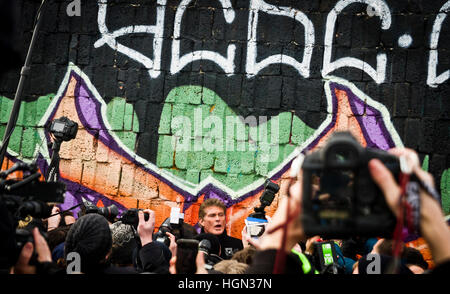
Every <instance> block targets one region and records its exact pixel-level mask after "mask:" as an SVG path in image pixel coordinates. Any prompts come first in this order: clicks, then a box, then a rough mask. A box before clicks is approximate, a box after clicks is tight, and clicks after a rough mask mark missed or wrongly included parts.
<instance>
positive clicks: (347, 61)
mask: <svg viewBox="0 0 450 294" xmlns="http://www.w3.org/2000/svg"><path fill="white" fill-rule="evenodd" d="M352 3H364V4H367V5H369V6H370V7H371V9H374V10H375V11H376V13H374V15H377V16H378V17H380V19H381V28H382V29H383V30H387V29H389V28H390V27H391V21H392V20H391V12H390V10H389V7H388V6H387V4H386V3H385V2H384V1H382V0H341V1H339V2H338V3H337V4H336V6H335V7H334V8H333V9H332V10H331V11H330V13H329V14H328V17H327V23H326V32H325V41H324V45H325V50H324V54H323V69H322V76H323V77H326V76H328V75H329V74H330V73H331V72H333V71H335V70H337V69H338V68H341V67H354V68H357V69H360V70H362V71H364V72H366V73H367V74H368V75H369V76H370V77H371V78H372V79H374V80H375V82H376V83H377V84H381V83H382V82H384V80H385V78H386V64H387V56H386V54H384V53H380V54H378V55H377V66H376V70H375V69H374V68H373V67H371V66H370V65H369V64H367V63H366V62H364V61H362V60H360V59H357V58H354V57H342V58H339V59H338V60H335V61H333V62H332V61H331V54H332V52H333V37H334V30H335V26H336V20H337V17H338V15H339V14H340V13H341V12H342V10H344V8H345V7H347V6H348V5H350V4H352Z"/></svg>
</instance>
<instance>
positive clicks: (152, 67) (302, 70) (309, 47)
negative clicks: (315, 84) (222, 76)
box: [94, 0, 450, 88]
mask: <svg viewBox="0 0 450 294" xmlns="http://www.w3.org/2000/svg"><path fill="white" fill-rule="evenodd" d="M218 1H219V2H220V4H221V6H222V7H221V9H220V10H221V12H220V13H223V16H224V18H225V21H226V23H228V24H231V23H233V21H234V20H235V17H236V13H235V10H234V8H233V6H232V3H231V0H218ZM249 1H250V4H249V5H250V6H249V15H248V30H247V53H246V54H247V55H246V62H245V73H246V75H247V77H250V78H251V77H253V76H255V75H257V74H258V73H259V72H260V71H261V70H262V69H264V68H266V67H268V66H270V65H272V64H286V65H290V66H292V67H293V68H295V69H296V70H297V71H298V73H299V74H300V75H301V76H302V77H303V78H309V76H310V64H311V58H312V53H313V49H314V47H315V29H314V25H313V23H312V22H311V20H310V19H309V18H308V17H307V16H306V14H304V13H303V12H302V11H300V10H298V9H294V8H291V7H284V6H275V5H271V4H268V3H266V2H265V1H264V0H249ZM191 2H192V0H182V1H181V2H180V4H179V5H178V7H177V9H176V13H175V19H174V32H173V40H172V48H171V64H170V73H171V74H172V75H174V74H176V73H178V72H180V71H181V70H182V69H183V68H184V67H186V66H187V65H188V64H189V63H192V62H195V61H201V60H207V61H212V62H214V63H216V64H217V65H218V66H219V67H220V68H221V69H222V70H223V71H224V72H225V73H226V74H227V75H228V76H231V75H234V74H235V56H236V45H235V44H228V46H227V53H226V56H223V55H221V54H219V53H217V52H214V51H210V50H196V51H193V52H189V53H186V54H184V55H182V54H181V52H180V51H181V48H180V47H181V40H182V34H181V28H182V23H183V22H182V19H183V17H184V15H185V14H186V12H187V8H188V6H189V5H190V4H191ZM355 3H359V4H366V5H367V11H366V13H367V15H368V16H370V17H378V18H380V20H381V29H382V30H388V29H390V28H391V23H392V17H391V12H390V9H389V6H388V5H387V4H386V2H385V1H384V0H340V1H338V2H337V3H336V5H335V6H334V7H333V9H332V10H331V11H330V12H329V13H328V16H327V20H326V28H325V37H324V53H323V63H322V70H321V73H322V77H324V78H329V77H330V75H331V74H332V73H333V72H334V71H336V70H337V69H340V68H344V67H352V68H356V69H359V70H361V71H363V72H365V73H366V74H367V75H369V76H370V77H371V78H372V79H373V80H374V81H375V82H376V83H377V84H381V83H383V82H384V81H385V79H386V68H387V61H388V60H387V55H386V54H385V53H378V55H377V58H376V60H377V61H376V65H375V66H374V67H373V66H371V65H370V64H368V63H367V62H365V61H363V60H361V59H358V58H355V57H350V56H346V57H341V58H338V59H336V60H332V57H333V56H332V55H333V41H334V36H335V34H334V33H335V28H336V24H337V20H338V16H339V14H341V13H342V12H343V10H344V9H345V8H347V7H348V6H349V5H351V4H355ZM166 4H167V0H157V5H156V24H155V25H131V26H126V27H122V28H120V29H117V30H115V31H112V32H110V31H109V29H108V27H107V25H106V15H107V6H108V0H99V1H98V5H99V10H98V17H97V22H98V28H99V31H100V33H101V37H100V39H99V40H97V41H96V42H95V44H94V47H95V48H99V47H101V46H103V45H108V46H109V47H110V48H111V49H113V50H115V51H117V52H119V53H122V54H124V55H126V56H128V57H130V58H131V59H133V60H135V61H136V62H139V63H141V64H142V65H143V66H144V67H145V68H146V69H148V73H149V76H150V78H151V79H154V78H157V77H159V75H160V73H161V55H162V47H163V39H164V17H165V13H166ZM449 11H450V1H447V2H446V3H445V4H444V5H443V6H442V7H441V9H440V10H439V14H438V15H437V16H436V19H435V21H434V24H433V30H432V33H431V37H430V54H429V61H428V76H427V84H428V85H429V86H430V87H433V88H435V87H438V86H439V85H440V84H442V83H444V82H445V81H447V80H448V79H450V69H449V70H447V71H445V72H443V73H441V74H440V75H438V74H437V65H438V60H439V58H438V43H439V37H440V32H441V29H442V25H443V22H444V21H445V19H446V17H447V14H448V13H449ZM261 12H263V13H267V14H269V15H275V16H282V17H289V18H292V19H294V20H295V21H296V22H299V23H301V24H302V25H303V27H304V33H305V39H304V40H305V44H304V52H303V60H302V61H301V62H300V61H298V60H296V59H295V58H294V57H292V56H289V55H286V54H274V55H271V56H269V57H266V58H264V59H263V60H261V61H257V57H258V50H257V47H258V39H257V35H258V34H257V33H258V19H259V14H260V13H261ZM129 34H150V35H153V48H152V51H153V59H151V58H149V57H148V56H146V55H144V54H143V53H141V52H138V51H136V50H134V49H132V48H129V47H127V46H124V45H122V44H120V43H119V42H118V41H117V38H119V37H122V36H125V35H129ZM411 44H412V37H411V35H409V34H403V35H402V36H400V38H399V39H398V46H399V47H401V48H408V47H409V46H411Z"/></svg>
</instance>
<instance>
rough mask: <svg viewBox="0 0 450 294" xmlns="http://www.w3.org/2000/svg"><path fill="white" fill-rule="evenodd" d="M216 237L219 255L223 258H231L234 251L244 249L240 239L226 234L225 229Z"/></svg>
mask: <svg viewBox="0 0 450 294" xmlns="http://www.w3.org/2000/svg"><path fill="white" fill-rule="evenodd" d="M217 237H218V238H219V242H220V257H222V258H223V259H231V257H232V256H233V254H234V253H235V252H237V251H239V250H242V249H244V245H242V241H241V240H240V239H237V238H234V237H231V236H228V235H227V232H226V231H225V230H224V231H223V233H222V234H221V235H219V236H217Z"/></svg>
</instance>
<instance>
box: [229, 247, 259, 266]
mask: <svg viewBox="0 0 450 294" xmlns="http://www.w3.org/2000/svg"><path fill="white" fill-rule="evenodd" d="M255 253H256V249H255V248H253V247H245V248H244V249H242V250H239V251H238V252H236V253H234V254H233V257H231V259H232V260H236V261H238V262H242V263H245V264H248V265H250V264H251V263H252V260H253V255H255Z"/></svg>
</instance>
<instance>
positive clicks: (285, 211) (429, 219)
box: [247, 149, 450, 273]
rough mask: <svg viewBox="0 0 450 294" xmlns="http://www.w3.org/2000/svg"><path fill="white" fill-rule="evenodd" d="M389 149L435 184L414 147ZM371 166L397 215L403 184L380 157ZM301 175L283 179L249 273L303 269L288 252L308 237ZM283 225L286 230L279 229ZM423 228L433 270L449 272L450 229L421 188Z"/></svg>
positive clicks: (422, 232)
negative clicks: (422, 166) (272, 212)
mask: <svg viewBox="0 0 450 294" xmlns="http://www.w3.org/2000/svg"><path fill="white" fill-rule="evenodd" d="M389 152H390V153H391V154H393V155H396V156H406V157H407V158H409V160H408V161H409V165H410V166H411V167H412V171H413V173H415V175H416V176H417V177H418V178H419V179H420V180H422V181H423V182H425V183H426V184H428V185H430V186H431V187H434V183H433V179H432V176H431V175H430V174H428V173H427V172H425V171H423V170H422V169H421V168H420V166H419V160H418V156H417V154H416V153H415V152H414V151H412V150H410V149H392V150H390V151H389ZM368 169H369V172H370V176H371V177H372V179H373V180H374V182H375V183H376V184H377V185H378V186H379V188H380V189H381V191H382V192H383V195H384V197H385V199H386V202H387V204H388V206H389V208H390V210H391V211H392V212H393V213H394V215H396V216H398V214H399V213H400V205H399V199H400V194H401V187H400V186H399V184H398V183H397V182H396V181H395V179H394V177H393V175H392V173H391V172H390V171H389V170H388V169H387V168H386V167H385V166H384V165H383V164H382V162H381V161H380V160H378V159H372V160H370V161H369V164H368ZM302 177H303V171H302V170H300V171H299V173H298V175H297V177H296V178H287V179H283V181H282V184H281V189H280V201H279V206H278V209H277V211H276V212H275V214H274V215H273V217H272V220H271V222H270V223H269V225H268V228H267V230H266V233H265V234H264V235H263V236H262V237H261V239H260V243H259V248H260V250H259V251H258V252H257V253H256V255H255V256H254V258H253V263H252V265H251V266H250V268H249V270H248V271H247V273H272V272H275V273H301V272H302V271H301V268H300V266H301V265H300V263H299V262H298V259H296V258H295V257H293V256H292V255H290V254H289V253H290V251H291V249H292V248H293V247H294V245H295V244H296V243H298V242H300V241H304V240H306V236H305V234H304V230H303V225H302V222H301V220H300V217H299V215H300V214H301V211H300V207H301V204H302V196H303V195H302ZM283 227H284V228H285V230H284V231H283V230H280V229H279V228H283ZM420 231H421V234H422V236H423V238H424V239H425V240H426V241H427V243H428V245H429V247H430V250H431V252H432V255H433V259H434V262H435V264H436V268H435V269H434V270H433V271H432V272H433V273H444V272H448V271H449V267H450V230H449V228H448V226H447V224H446V223H445V221H444V216H443V213H442V210H441V208H440V206H439V204H438V203H437V201H436V200H434V199H433V198H432V196H431V195H430V194H428V193H427V192H425V191H424V190H423V189H420ZM283 234H285V236H284V235H283ZM274 265H275V266H274Z"/></svg>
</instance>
